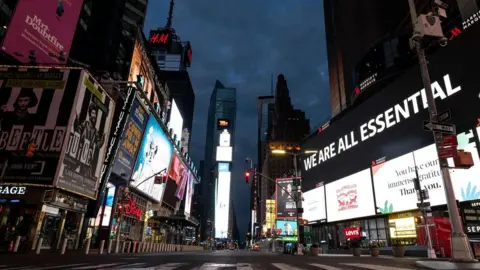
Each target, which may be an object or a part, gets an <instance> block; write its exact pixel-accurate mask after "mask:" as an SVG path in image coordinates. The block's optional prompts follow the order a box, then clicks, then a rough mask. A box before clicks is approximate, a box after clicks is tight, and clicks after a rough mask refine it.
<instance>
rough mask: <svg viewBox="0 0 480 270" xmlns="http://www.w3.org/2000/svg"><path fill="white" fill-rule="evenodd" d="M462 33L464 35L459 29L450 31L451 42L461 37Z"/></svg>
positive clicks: (455, 28)
mask: <svg viewBox="0 0 480 270" xmlns="http://www.w3.org/2000/svg"><path fill="white" fill-rule="evenodd" d="M461 33H462V31H461V30H460V29H458V27H454V28H453V29H452V30H450V38H449V40H452V39H453V38H455V37H456V36H458V35H460V34H461Z"/></svg>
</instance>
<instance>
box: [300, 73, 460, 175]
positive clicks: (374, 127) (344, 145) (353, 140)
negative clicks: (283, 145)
mask: <svg viewBox="0 0 480 270" xmlns="http://www.w3.org/2000/svg"><path fill="white" fill-rule="evenodd" d="M461 90H462V87H461V86H453V85H452V82H451V81H450V76H449V75H448V74H447V75H445V76H443V81H436V82H433V83H432V92H433V97H434V98H435V99H437V98H440V99H442V100H443V99H446V98H448V97H450V96H452V95H454V94H456V93H458V92H459V91H461ZM427 108H428V103H427V95H426V93H425V89H422V90H420V91H418V92H415V93H414V94H413V95H411V96H409V97H407V98H405V99H404V100H403V101H401V102H399V103H398V104H395V105H393V106H392V107H390V108H388V109H387V110H385V111H384V112H382V113H380V114H378V115H377V116H376V117H374V118H371V119H369V120H367V121H365V122H364V123H363V124H361V125H360V126H359V127H358V129H357V130H352V131H350V132H349V133H347V134H345V135H344V136H343V137H340V138H338V140H337V141H333V142H331V143H330V144H328V145H326V146H325V147H324V148H323V149H319V150H318V152H316V153H314V154H311V155H310V156H309V157H307V158H304V159H303V166H304V170H305V171H308V170H310V169H312V168H315V167H316V166H318V165H319V164H321V163H323V162H325V161H327V160H329V159H332V158H334V157H335V156H337V155H340V154H342V153H343V152H345V151H347V150H348V149H350V148H352V147H354V146H356V145H358V144H359V143H361V142H364V141H366V140H368V139H370V138H372V137H374V136H375V135H377V134H379V133H382V132H384V131H385V130H387V129H389V128H391V127H393V126H395V124H397V123H400V122H402V121H405V120H407V119H408V118H410V117H411V116H412V115H415V114H417V113H419V112H420V111H422V110H425V109H427Z"/></svg>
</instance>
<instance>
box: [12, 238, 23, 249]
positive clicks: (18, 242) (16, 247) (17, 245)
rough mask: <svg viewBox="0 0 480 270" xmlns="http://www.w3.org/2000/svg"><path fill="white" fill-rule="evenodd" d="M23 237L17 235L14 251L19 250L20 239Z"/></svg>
mask: <svg viewBox="0 0 480 270" xmlns="http://www.w3.org/2000/svg"><path fill="white" fill-rule="evenodd" d="M21 239H22V237H21V236H17V239H15V245H14V246H13V252H17V251H18V247H19V246H20V240H21Z"/></svg>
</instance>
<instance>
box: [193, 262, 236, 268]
mask: <svg viewBox="0 0 480 270" xmlns="http://www.w3.org/2000/svg"><path fill="white" fill-rule="evenodd" d="M235 266H237V265H236V264H226V263H204V264H202V266H200V267H199V268H198V269H199V270H218V269H221V268H223V267H235Z"/></svg>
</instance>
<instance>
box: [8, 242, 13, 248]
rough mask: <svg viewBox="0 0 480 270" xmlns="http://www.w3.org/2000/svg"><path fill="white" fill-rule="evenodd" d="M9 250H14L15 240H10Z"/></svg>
mask: <svg viewBox="0 0 480 270" xmlns="http://www.w3.org/2000/svg"><path fill="white" fill-rule="evenodd" d="M8 251H13V240H12V241H11V242H10V245H9V246H8Z"/></svg>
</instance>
